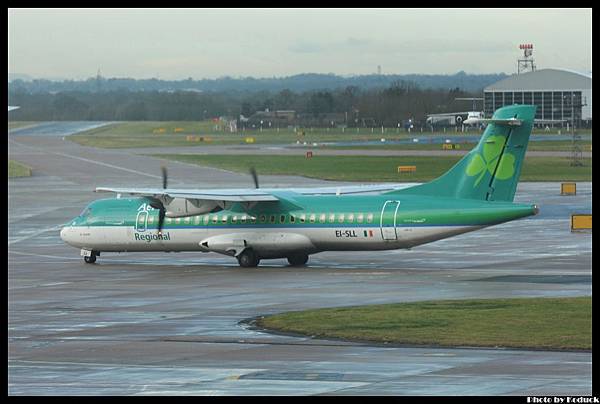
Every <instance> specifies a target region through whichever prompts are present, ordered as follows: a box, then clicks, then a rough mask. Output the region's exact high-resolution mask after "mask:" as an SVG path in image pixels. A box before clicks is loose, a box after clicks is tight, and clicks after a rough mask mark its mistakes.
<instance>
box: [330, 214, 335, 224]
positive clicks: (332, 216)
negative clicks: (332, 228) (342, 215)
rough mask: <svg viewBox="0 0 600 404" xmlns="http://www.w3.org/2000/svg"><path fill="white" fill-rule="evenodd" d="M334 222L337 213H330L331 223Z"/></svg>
mask: <svg viewBox="0 0 600 404" xmlns="http://www.w3.org/2000/svg"><path fill="white" fill-rule="evenodd" d="M333 222H335V213H331V214H330V215H329V223H333Z"/></svg>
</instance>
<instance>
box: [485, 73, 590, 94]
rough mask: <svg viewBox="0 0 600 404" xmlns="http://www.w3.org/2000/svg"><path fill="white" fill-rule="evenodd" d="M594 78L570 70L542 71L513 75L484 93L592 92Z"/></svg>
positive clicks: (491, 86)
mask: <svg viewBox="0 0 600 404" xmlns="http://www.w3.org/2000/svg"><path fill="white" fill-rule="evenodd" d="M591 88H592V76H591V75H589V76H588V75H585V74H581V73H577V72H572V71H569V70H559V69H542V70H536V71H534V72H528V73H521V74H513V75H512V76H510V77H508V78H506V79H504V80H500V81H499V82H497V83H494V84H492V85H489V86H487V87H486V88H485V89H484V91H511V90H512V91H521V90H523V91H534V90H542V91H543V90H559V91H560V90H565V91H569V90H588V89H589V90H591Z"/></svg>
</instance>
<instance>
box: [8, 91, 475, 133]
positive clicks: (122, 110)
mask: <svg viewBox="0 0 600 404" xmlns="http://www.w3.org/2000/svg"><path fill="white" fill-rule="evenodd" d="M477 96H479V97H480V96H481V91H479V92H467V91H464V90H461V89H460V88H458V87H457V88H453V89H450V90H448V89H429V88H425V89H424V88H421V87H419V86H418V85H417V84H415V83H414V82H410V81H403V80H402V81H396V82H393V83H392V84H391V85H389V86H388V87H386V88H375V89H361V88H359V87H357V86H347V87H345V88H341V89H336V90H314V91H304V92H295V91H292V90H290V89H284V90H281V91H277V92H272V91H257V92H240V91H236V92H227V91H223V92H211V93H207V92H190V91H173V92H162V91H133V92H132V91H125V90H120V91H108V92H96V93H94V92H84V91H66V92H58V93H54V94H51V93H29V92H25V91H19V90H18V89H10V91H9V105H18V106H20V107H21V108H20V109H18V110H15V111H11V115H10V119H11V120H21V121H46V120H56V121H61V120H74V121H77V120H93V121H96V120H97V121H144V120H149V121H200V120H206V119H211V118H215V117H221V116H226V117H230V118H232V119H238V118H239V117H240V115H243V116H245V117H251V116H252V115H253V114H255V113H256V112H257V111H265V110H269V111H276V110H293V111H295V112H296V115H297V116H299V117H302V116H304V117H319V116H323V117H325V116H331V115H336V114H337V116H338V117H341V116H343V117H344V118H343V121H344V122H343V123H344V124H346V125H347V126H356V125H358V123H359V122H363V121H364V120H365V119H368V120H369V121H370V122H373V123H374V124H376V125H384V126H387V127H392V126H394V127H395V126H396V125H397V124H398V123H400V122H403V121H406V120H408V119H413V120H414V121H424V120H425V118H426V115H427V114H432V113H442V112H453V111H467V110H470V109H471V104H470V103H465V102H460V101H456V100H455V98H457V97H477ZM336 121H337V123H340V119H337V120H336ZM323 124H324V125H325V124H326V123H325V121H323Z"/></svg>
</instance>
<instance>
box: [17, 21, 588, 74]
mask: <svg viewBox="0 0 600 404" xmlns="http://www.w3.org/2000/svg"><path fill="white" fill-rule="evenodd" d="M8 33H9V72H10V73H19V74H27V75H30V76H33V77H36V78H40V77H45V78H47V77H55V78H56V77H59V78H76V79H82V78H88V77H92V76H95V75H96V73H97V71H98V69H100V70H101V73H102V75H103V76H105V77H133V78H151V77H158V78H161V79H183V78H188V77H192V78H194V79H201V78H216V77H221V76H233V77H239V76H244V77H245V76H253V77H271V76H289V75H293V74H298V73H309V72H310V73H335V74H340V75H356V74H371V73H375V72H376V71H377V66H378V65H380V66H381V71H382V73H383V74H409V73H422V74H438V73H439V74H453V73H456V72H458V71H460V70H464V71H466V72H467V73H500V72H505V73H509V74H510V73H513V72H516V69H517V58H518V56H519V55H520V54H521V51H520V50H519V49H518V45H519V44H520V43H533V44H534V57H535V61H536V64H537V66H538V68H565V69H571V70H576V71H581V72H588V73H589V72H591V70H592V12H591V9H548V10H540V9H530V10H528V9H519V10H514V9H500V10H490V9H481V10H474V9H463V10H456V9H434V10H429V9H416V10H413V9H341V10H340V9H234V10H230V9H184V10H182V9H174V10H160V9H142V10H139V9H131V10H122V9H61V10H56V9H37V10H35V9H34V10H31V9H10V10H9V30H8Z"/></svg>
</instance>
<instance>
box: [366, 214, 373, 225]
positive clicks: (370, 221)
mask: <svg viewBox="0 0 600 404" xmlns="http://www.w3.org/2000/svg"><path fill="white" fill-rule="evenodd" d="M372 222H373V214H372V213H369V214H368V215H367V223H372Z"/></svg>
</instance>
